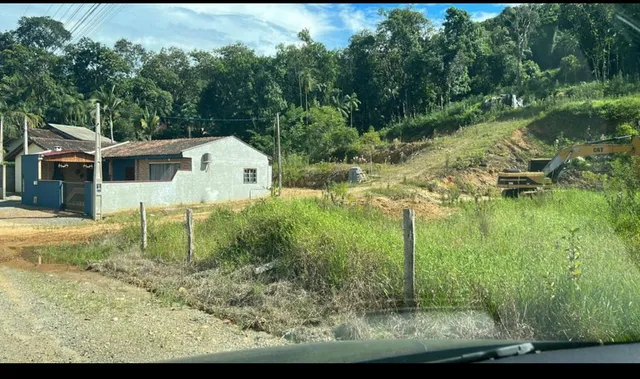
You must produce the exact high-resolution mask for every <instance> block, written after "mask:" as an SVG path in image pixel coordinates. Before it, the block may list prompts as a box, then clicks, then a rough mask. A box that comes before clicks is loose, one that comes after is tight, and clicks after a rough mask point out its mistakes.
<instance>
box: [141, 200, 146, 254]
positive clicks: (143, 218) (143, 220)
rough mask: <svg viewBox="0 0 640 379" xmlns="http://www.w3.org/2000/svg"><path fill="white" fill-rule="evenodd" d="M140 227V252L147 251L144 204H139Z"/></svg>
mask: <svg viewBox="0 0 640 379" xmlns="http://www.w3.org/2000/svg"><path fill="white" fill-rule="evenodd" d="M140 227H141V228H142V251H144V250H146V249H147V211H146V210H145V209H144V203H143V202H142V201H141V202H140Z"/></svg>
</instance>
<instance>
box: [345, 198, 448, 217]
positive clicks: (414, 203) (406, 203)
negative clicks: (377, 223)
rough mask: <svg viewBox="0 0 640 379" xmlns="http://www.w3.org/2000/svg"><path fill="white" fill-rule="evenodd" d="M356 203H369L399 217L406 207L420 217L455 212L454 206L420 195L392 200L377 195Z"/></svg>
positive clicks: (443, 215) (438, 215) (387, 213)
mask: <svg viewBox="0 0 640 379" xmlns="http://www.w3.org/2000/svg"><path fill="white" fill-rule="evenodd" d="M425 197H426V196H425ZM358 203H359V204H362V205H365V204H367V205H370V206H372V207H374V208H377V209H379V210H380V211H382V213H384V214H386V215H387V216H391V217H396V218H401V217H402V212H403V210H404V209H407V208H410V209H413V210H414V211H415V212H416V217H419V218H421V219H432V218H440V217H446V216H448V215H450V214H452V213H453V212H455V209H454V208H448V207H445V206H443V205H441V204H439V203H437V202H436V201H435V200H431V199H429V200H427V199H424V198H421V197H416V198H415V199H399V200H392V199H389V198H387V197H382V196H378V197H373V198H370V199H368V200H365V199H359V200H358Z"/></svg>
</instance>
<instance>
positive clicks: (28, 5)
mask: <svg viewBox="0 0 640 379" xmlns="http://www.w3.org/2000/svg"><path fill="white" fill-rule="evenodd" d="M29 7H31V4H30V3H29V4H27V9H25V10H24V13H23V14H22V17H24V15H26V14H27V12H29Z"/></svg>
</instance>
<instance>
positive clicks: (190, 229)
mask: <svg viewBox="0 0 640 379" xmlns="http://www.w3.org/2000/svg"><path fill="white" fill-rule="evenodd" d="M187 236H188V237H187V238H188V245H189V247H188V250H187V263H191V261H192V260H193V213H192V212H191V209H188V208H187Z"/></svg>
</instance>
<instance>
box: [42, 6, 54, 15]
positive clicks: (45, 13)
mask: <svg viewBox="0 0 640 379" xmlns="http://www.w3.org/2000/svg"><path fill="white" fill-rule="evenodd" d="M51 7H53V3H52V4H51V5H49V8H47V11H46V12H44V15H43V16H42V17H47V13H49V11H50V10H51Z"/></svg>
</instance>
